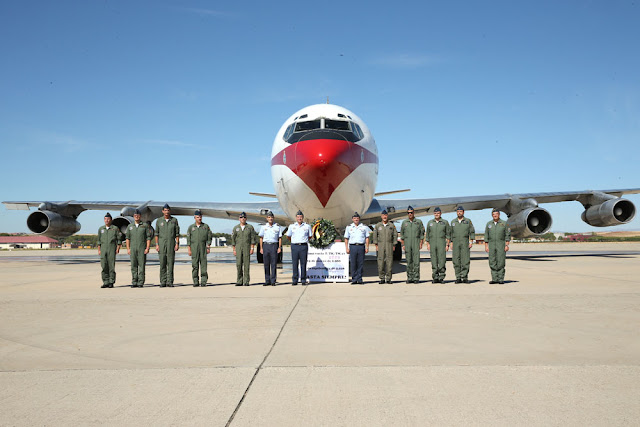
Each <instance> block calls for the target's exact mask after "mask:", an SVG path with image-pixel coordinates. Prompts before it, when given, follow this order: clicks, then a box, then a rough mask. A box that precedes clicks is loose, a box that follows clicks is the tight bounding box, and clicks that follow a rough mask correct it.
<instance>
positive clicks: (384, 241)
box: [371, 221, 398, 282]
mask: <svg viewBox="0 0 640 427" xmlns="http://www.w3.org/2000/svg"><path fill="white" fill-rule="evenodd" d="M371 243H373V244H374V245H378V251H377V254H376V256H377V257H378V275H379V276H380V280H386V281H387V282H390V281H391V277H392V276H393V274H392V269H393V248H394V247H395V245H396V243H398V230H396V226H395V224H394V223H393V222H392V221H388V222H387V225H386V226H385V225H384V224H383V222H382V221H380V222H379V223H377V224H376V226H375V227H374V228H373V233H372V236H371Z"/></svg>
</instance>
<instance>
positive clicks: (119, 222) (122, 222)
mask: <svg viewBox="0 0 640 427" xmlns="http://www.w3.org/2000/svg"><path fill="white" fill-rule="evenodd" d="M129 224H133V217H132V216H117V217H115V218H114V219H113V225H115V226H116V227H118V228H119V229H120V232H121V233H122V234H124V233H126V232H127V227H128V226H129Z"/></svg>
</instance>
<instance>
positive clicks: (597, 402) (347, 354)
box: [0, 243, 640, 426]
mask: <svg viewBox="0 0 640 427" xmlns="http://www.w3.org/2000/svg"><path fill="white" fill-rule="evenodd" d="M422 257H423V259H422V262H421V277H422V280H423V283H420V284H405V283H404V282H405V280H406V273H405V265H404V261H403V262H402V263H399V264H398V263H397V264H395V266H394V271H395V274H394V280H395V281H396V283H394V284H385V285H380V284H378V280H377V274H376V265H375V261H374V259H373V258H370V259H368V260H367V261H366V268H365V273H366V277H365V281H366V282H367V283H366V284H365V285H364V286H352V285H349V284H314V285H309V286H304V287H303V286H296V287H293V286H290V285H288V284H285V283H287V282H288V281H289V280H290V278H291V272H290V265H287V264H285V267H284V269H280V270H279V273H278V274H279V280H280V282H281V283H282V284H281V285H279V286H276V287H263V286H259V285H258V283H261V281H262V280H263V277H264V275H263V270H262V266H261V265H259V264H252V265H251V277H252V282H253V283H255V284H256V285H254V286H250V287H235V286H233V285H232V283H234V282H235V274H236V270H235V265H234V264H232V263H231V262H229V261H230V259H229V257H228V254H226V253H225V250H220V251H218V253H217V254H214V255H212V256H211V257H210V265H209V281H210V283H215V284H216V286H209V287H207V288H194V287H192V286H191V285H190V283H191V267H190V264H187V263H186V262H183V263H178V264H177V265H176V282H177V283H181V284H185V285H184V286H177V287H175V288H159V287H158V286H157V284H158V274H159V267H158V265H157V264H156V263H154V262H151V263H150V265H149V266H148V268H147V284H148V286H146V287H145V288H143V289H131V288H129V287H128V286H127V285H128V284H129V280H130V277H131V276H130V269H129V263H128V257H127V255H126V254H121V255H120V256H119V260H120V262H118V263H117V267H116V271H117V283H116V288H115V289H101V288H100V285H101V282H100V266H99V263H96V262H95V261H96V259H97V257H96V255H95V253H93V252H89V251H86V250H84V251H83V250H80V251H75V250H72V251H68V250H67V251H14V252H5V251H3V252H0V408H1V409H0V425H97V424H108V425H154V426H156V425H219V426H223V425H239V426H244V425H279V426H281V425H285V426H287V425H291V426H293V425H331V426H335V425H339V426H347V425H348V426H352V425H361V426H365V425H366V426H371V425H390V424H393V425H563V426H564V425H576V426H578V425H580V426H583V425H602V426H605V425H606V426H610V425H637V424H638V420H639V419H640V340H639V339H638V338H637V336H638V326H639V325H640V262H639V259H640V243H615V244H608V243H603V244H594V243H582V244H569V243H567V244H564V243H562V244H513V245H512V250H511V251H510V252H509V258H508V259H507V273H506V279H507V283H506V284H505V285H489V284H488V281H489V280H490V273H489V267H488V263H487V260H486V256H485V254H484V251H482V247H475V248H474V252H473V256H472V263H471V272H470V275H469V277H470V279H472V281H473V283H471V284H455V283H453V280H454V279H455V276H454V274H453V266H452V264H451V262H450V261H448V262H447V282H446V283H445V284H437V285H434V284H431V283H430V282H427V280H430V278H431V264H430V262H429V260H428V252H426V251H425V252H423V254H422ZM286 259H287V257H285V260H286ZM185 261H186V260H185Z"/></svg>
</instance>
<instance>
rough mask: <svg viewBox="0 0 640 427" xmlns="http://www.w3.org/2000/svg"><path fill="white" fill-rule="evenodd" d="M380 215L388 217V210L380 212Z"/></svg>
mask: <svg viewBox="0 0 640 427" xmlns="http://www.w3.org/2000/svg"><path fill="white" fill-rule="evenodd" d="M380 215H388V213H387V210H386V209H382V212H380Z"/></svg>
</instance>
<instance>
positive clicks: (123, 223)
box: [113, 216, 155, 242]
mask: <svg viewBox="0 0 640 427" xmlns="http://www.w3.org/2000/svg"><path fill="white" fill-rule="evenodd" d="M133 223H134V221H133V217H131V216H118V217H116V218H114V219H113V225H115V226H116V227H118V228H119V229H120V232H121V233H122V234H126V233H127V227H128V226H129V224H133ZM147 223H148V224H149V228H150V229H151V236H152V237H153V236H155V230H154V229H153V227H152V226H151V221H147ZM123 239H124V237H123ZM123 242H124V240H123Z"/></svg>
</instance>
